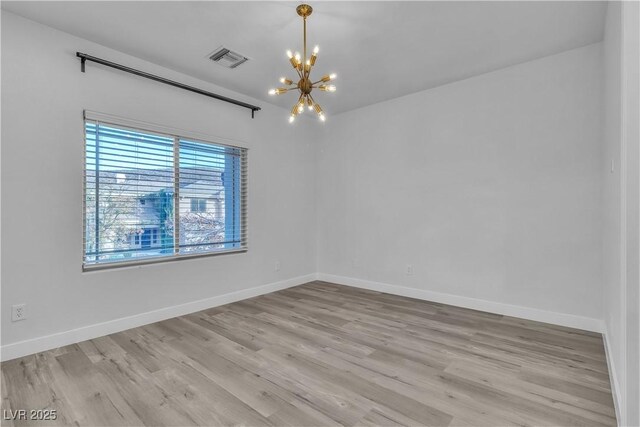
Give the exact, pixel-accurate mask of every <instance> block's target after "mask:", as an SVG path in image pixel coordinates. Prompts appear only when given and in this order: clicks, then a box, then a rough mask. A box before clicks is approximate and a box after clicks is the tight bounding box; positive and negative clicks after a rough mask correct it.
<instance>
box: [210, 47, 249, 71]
mask: <svg viewBox="0 0 640 427" xmlns="http://www.w3.org/2000/svg"><path fill="white" fill-rule="evenodd" d="M209 59H210V60H212V61H213V62H215V63H217V64H220V65H222V66H223V67H227V68H236V67H237V66H239V65H240V64H244V63H245V62H247V61H248V60H249V58H247V57H246V56H244V55H241V54H239V53H238V52H234V51H232V50H230V49H227V48H226V47H223V46H220V47H219V48H218V49H216V50H215V51H214V52H213V53H212V54H211V55H209Z"/></svg>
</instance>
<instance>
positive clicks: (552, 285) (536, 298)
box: [318, 43, 602, 319]
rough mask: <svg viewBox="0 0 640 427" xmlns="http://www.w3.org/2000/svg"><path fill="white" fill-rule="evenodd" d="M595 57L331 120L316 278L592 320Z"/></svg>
mask: <svg viewBox="0 0 640 427" xmlns="http://www.w3.org/2000/svg"><path fill="white" fill-rule="evenodd" d="M601 50H602V46H601V44H599V43H598V44H594V45H589V46H586V47H584V48H579V49H575V50H571V51H568V52H565V53H562V54H558V55H554V56H550V57H546V58H543V59H539V60H536V61H532V62H527V63H524V64H521V65H517V66H514V67H510V68H506V69H502V70H499V71H496V72H492V73H489V74H484V75H481V76H477V77H473V78H470V79H467V80H464V81H460V82H456V83H452V84H449V85H446V86H441V87H438V88H435V89H431V90H428V91H424V92H420V93H416V94H413V95H409V96H405V97H402V98H398V99H394V100H391V101H388V102H384V103H380V104H376V105H373V106H370V107H366V108H363V109H359V110H355V111H352V112H348V113H345V114H342V115H340V116H338V117H336V118H334V120H333V121H332V123H331V126H330V127H327V135H325V136H324V138H323V139H322V141H321V143H320V145H319V149H320V153H319V166H318V177H319V182H318V187H319V190H318V209H319V225H318V228H319V230H321V231H322V232H321V233H319V243H318V256H319V268H318V269H319V271H320V272H322V273H328V274H332V275H337V276H343V277H350V278H356V279H365V280H370V281H375V282H382V283H388V284H392V285H400V286H404V287H408V288H415V289H420V290H425V291H430V292H439V293H443V294H453V295H458V296H463V297H466V298H475V299H478V300H488V301H493V302H499V303H503V304H509V305H514V306H521V307H526V308H533V309H538V310H545V311H550V312H559V313H566V314H571V315H576V316H584V317H588V318H595V319H600V318H601V309H602V307H601V290H600V289H601V281H602V270H601V257H602V254H601V220H602V218H601V212H602V209H601V202H602V200H601V190H600V186H601V169H600V168H601V160H600V159H601V140H600V131H601V87H600V85H601V77H602V76H601V61H602V52H601ZM408 264H410V265H413V269H414V272H413V275H407V274H406V266H407V265H408Z"/></svg>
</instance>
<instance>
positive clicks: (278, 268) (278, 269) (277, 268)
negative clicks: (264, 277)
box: [274, 261, 282, 271]
mask: <svg viewBox="0 0 640 427" xmlns="http://www.w3.org/2000/svg"><path fill="white" fill-rule="evenodd" d="M281 267H282V265H281V264H280V261H276V265H275V266H274V269H275V271H280V268H281Z"/></svg>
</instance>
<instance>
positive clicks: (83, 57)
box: [76, 52, 261, 119]
mask: <svg viewBox="0 0 640 427" xmlns="http://www.w3.org/2000/svg"><path fill="white" fill-rule="evenodd" d="M76 56H77V57H78V58H80V71H81V72H83V73H84V72H85V63H86V62H87V61H92V62H95V63H96V64H102V65H105V66H107V67H111V68H115V69H116V70H120V71H124V72H126V73H131V74H135V75H136V76H140V77H144V78H146V79H150V80H155V81H157V82H160V83H164V84H167V85H169V86H173V87H177V88H180V89H184V90H188V91H190V92H195V93H199V94H200V95H204V96H208V97H210V98H215V99H217V100H219V101H224V102H228V103H230V104H234V105H238V106H240V107H243V108H248V109H250V110H251V118H252V119H253V118H254V117H255V112H256V111H260V109H261V108H260V107H258V106H257V105H252V104H248V103H246V102H242V101H238V100H237V99H232V98H227V97H226V96H222V95H218V94H216V93H213V92H208V91H206V90H202V89H198V88H195V87H193V86H189V85H186V84H183V83H179V82H176V81H174V80H169V79H165V78H164V77H160V76H156V75H155V74H150V73H146V72H144V71H140V70H136V69H135V68H130V67H127V66H124V65H121V64H116V63H115V62H111V61H107V60H106V59H101V58H96V57H95V56H91V55H87V54H86V53H82V52H76Z"/></svg>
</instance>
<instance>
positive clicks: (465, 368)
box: [1, 282, 616, 426]
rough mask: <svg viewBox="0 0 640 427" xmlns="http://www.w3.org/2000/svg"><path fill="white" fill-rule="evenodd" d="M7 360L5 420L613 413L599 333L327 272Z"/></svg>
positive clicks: (579, 420)
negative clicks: (41, 413)
mask: <svg viewBox="0 0 640 427" xmlns="http://www.w3.org/2000/svg"><path fill="white" fill-rule="evenodd" d="M1 369H2V409H4V410H18V409H44V408H46V409H55V410H56V411H57V416H58V417H57V420H55V421H20V420H16V421H8V420H3V422H2V424H3V425H85V426H97V425H127V426H133V425H148V426H163V425H176V426H177V425H180V426H188V425H216V426H217V425H225V426H226V425H247V426H264V425H275V426H332V425H346V426H390V425H394V426H395V425H405V426H418V425H429V426H448V425H452V426H454V425H455V426H507V425H509V426H510V425H522V426H525V425H527V426H529V425H531V426H532V425H553V426H614V425H615V424H616V420H615V413H614V408H613V402H612V397H611V390H610V386H609V376H608V372H607V364H606V361H605V353H604V348H603V343H602V338H601V336H600V334H595V333H591V332H585V331H580V330H576V329H569V328H564V327H559V326H553V325H548V324H543V323H537V322H531V321H527V320H521V319H516V318H511V317H506V316H499V315H495V314H489V313H484V312H479V311H473V310H467V309H463V308H458V307H453V306H447V305H442V304H436V303H431V302H425V301H420V300H414V299H410V298H404V297H399V296H394V295H389V294H383V293H379V292H372V291H367V290H361V289H355V288H350V287H345V286H338V285H334V284H330V283H326V282H313V283H308V284H305V285H302V286H298V287H295V288H290V289H287V290H284V291H280V292H275V293H272V294H268V295H263V296H260V297H256V298H252V299H249V300H245V301H242V302H237V303H233V304H229V305H225V306H222V307H217V308H213V309H210V310H205V311H202V312H199V313H194V314H191V315H188V316H182V317H178V318H174V319H170V320H166V321H163V322H159V323H154V324H151V325H147V326H143V327H140V328H135V329H131V330H128V331H124V332H120V333H116V334H113V335H109V336H105V337H102V338H97V339H94V340H90V341H85V342H82V343H79V344H74V345H70V346H67V347H62V348H59V349H56V350H51V351H47V352H43V353H38V354H36V355H32V356H27V357H23V358H20V359H15V360H11V361H8V362H4V363H2V365H1Z"/></svg>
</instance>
